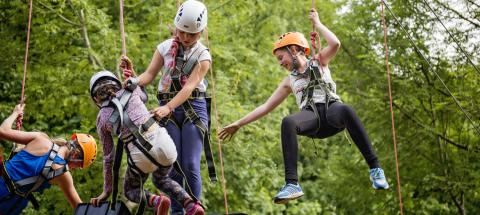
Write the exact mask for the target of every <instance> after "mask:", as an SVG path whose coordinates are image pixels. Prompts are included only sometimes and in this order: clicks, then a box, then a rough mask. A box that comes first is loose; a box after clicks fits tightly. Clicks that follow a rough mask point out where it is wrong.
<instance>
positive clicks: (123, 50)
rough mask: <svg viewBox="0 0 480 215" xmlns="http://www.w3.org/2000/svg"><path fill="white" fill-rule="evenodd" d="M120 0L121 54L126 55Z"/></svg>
mask: <svg viewBox="0 0 480 215" xmlns="http://www.w3.org/2000/svg"><path fill="white" fill-rule="evenodd" d="M119 1H120V32H121V37H122V55H123V56H126V55H127V46H126V42H125V25H124V21H123V0H119Z"/></svg>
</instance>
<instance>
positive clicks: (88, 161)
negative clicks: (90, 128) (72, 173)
mask: <svg viewBox="0 0 480 215" xmlns="http://www.w3.org/2000/svg"><path fill="white" fill-rule="evenodd" d="M72 141H73V144H75V145H78V146H80V148H81V149H82V152H83V153H82V154H83V162H82V166H81V168H87V167H89V166H90V165H92V163H93V161H94V160H95V158H96V157H97V142H95V138H93V137H92V135H90V134H83V133H73V134H72Z"/></svg>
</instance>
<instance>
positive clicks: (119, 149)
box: [111, 138, 124, 210]
mask: <svg viewBox="0 0 480 215" xmlns="http://www.w3.org/2000/svg"><path fill="white" fill-rule="evenodd" d="M123 145H124V144H123V140H122V139H121V138H118V141H117V146H116V148H115V160H114V161H113V191H112V205H111V209H112V210H115V204H116V203H117V195H118V175H119V171H120V166H121V164H122V155H123Z"/></svg>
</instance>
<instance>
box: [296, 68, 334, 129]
mask: <svg viewBox="0 0 480 215" xmlns="http://www.w3.org/2000/svg"><path fill="white" fill-rule="evenodd" d="M320 70H321V67H320V66H319V65H318V62H317V61H316V60H315V59H313V60H310V61H309V62H308V68H307V71H305V73H306V74H307V76H308V78H309V79H310V80H309V82H308V85H307V87H305V88H304V89H302V98H301V102H304V101H306V107H307V108H310V109H311V110H312V111H313V112H314V113H315V116H316V118H317V120H318V127H317V132H318V131H319V130H320V124H321V118H320V114H324V115H325V118H326V114H327V110H328V107H329V106H330V104H332V103H333V102H341V100H340V97H339V96H338V95H336V94H335V93H334V87H333V85H332V84H331V83H327V82H326V81H325V80H324V79H323V74H322V73H323V71H320ZM307 72H308V73H307ZM292 75H293V74H292ZM299 75H303V74H299ZM297 76H298V75H297ZM315 90H320V91H321V92H323V93H324V94H325V109H324V111H323V113H320V112H319V111H318V109H317V106H316V105H315V101H314V99H313V94H314V91H315Z"/></svg>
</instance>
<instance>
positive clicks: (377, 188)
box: [372, 184, 390, 190]
mask: <svg viewBox="0 0 480 215" xmlns="http://www.w3.org/2000/svg"><path fill="white" fill-rule="evenodd" d="M372 187H373V189H375V190H388V188H390V186H388V185H387V186H386V187H375V186H373V184H372Z"/></svg>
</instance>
